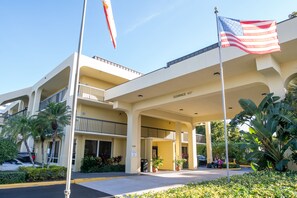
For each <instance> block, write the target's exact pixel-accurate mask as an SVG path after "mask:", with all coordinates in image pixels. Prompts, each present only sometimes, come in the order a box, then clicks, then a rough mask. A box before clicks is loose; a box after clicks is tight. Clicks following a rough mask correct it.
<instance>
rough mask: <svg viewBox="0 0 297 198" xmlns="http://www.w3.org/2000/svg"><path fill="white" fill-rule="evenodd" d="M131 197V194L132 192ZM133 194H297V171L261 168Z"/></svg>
mask: <svg viewBox="0 0 297 198" xmlns="http://www.w3.org/2000/svg"><path fill="white" fill-rule="evenodd" d="M131 197H134V196H131ZM135 197H154V198H168V197H211V198H216V197H220V198H222V197H269V198H270V197H290V198H291V197H296V198H297V172H285V173H280V172H274V171H262V172H254V173H247V174H244V175H236V176H232V177H231V181H230V183H228V182H227V178H226V177H224V178H221V179H217V180H213V181H207V182H201V183H195V184H189V185H186V186H184V187H180V188H175V189H170V190H167V191H164V192H159V193H146V194H143V195H137V196H135Z"/></svg>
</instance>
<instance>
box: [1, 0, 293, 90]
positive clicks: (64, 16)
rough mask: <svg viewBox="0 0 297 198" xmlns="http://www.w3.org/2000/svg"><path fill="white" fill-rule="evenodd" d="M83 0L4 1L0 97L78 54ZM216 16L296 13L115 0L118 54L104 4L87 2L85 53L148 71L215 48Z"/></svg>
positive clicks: (220, 1)
mask: <svg viewBox="0 0 297 198" xmlns="http://www.w3.org/2000/svg"><path fill="white" fill-rule="evenodd" d="M82 6H83V0H42V1H41V0H26V1H22V0H2V1H1V6H0V25H1V31H0V60H1V66H0V68H1V70H0V71H1V77H0V94H4V93H6V92H10V91H15V90H18V89H22V88H26V87H29V86H32V85H33V84H35V83H36V82H37V81H38V80H40V79H41V78H42V77H43V76H44V75H46V74H47V73H48V72H50V71H51V70H52V69H53V68H54V67H56V66H57V65H58V64H59V63H60V62H62V61H63V60H64V59H66V58H67V57H68V56H69V55H70V54H72V53H73V52H75V51H77V45H78V36H79V29H80V22H81V12H82ZM215 6H217V7H218V9H219V11H220V13H219V14H220V15H221V16H226V17H230V18H237V19H263V20H264V19H274V20H277V21H278V22H279V21H282V20H285V19H287V18H288V15H289V14H290V13H291V12H293V11H297V2H296V1H292V0H282V1H280V0H257V1H256V0H249V1H241V0H238V1H234V0H207V1H201V0H146V1H145V0H129V1H124V0H112V7H113V13H114V18H115V23H116V28H117V35H118V37H117V49H115V50H114V49H113V46H112V44H111V41H110V38H109V34H108V30H107V26H106V21H105V18H104V13H103V9H102V3H101V0H88V6H87V14H86V24H85V34H84V44H83V54H84V55H87V56H90V57H92V56H94V55H97V56H100V57H102V58H105V59H108V60H110V61H113V62H116V63H119V64H121V65H124V66H127V67H130V68H132V69H134V70H137V71H139V72H142V73H148V72H151V71H153V70H156V69H158V68H160V67H164V66H165V65H166V63H167V62H169V61H171V60H173V59H176V58H179V57H181V56H184V55H186V54H188V53H191V52H193V51H196V50H199V49H201V48H203V47H206V46H208V45H211V44H213V43H215V42H217V36H216V34H217V33H216V21H215V15H214V13H213V11H214V7H215Z"/></svg>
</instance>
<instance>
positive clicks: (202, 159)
mask: <svg viewBox="0 0 297 198" xmlns="http://www.w3.org/2000/svg"><path fill="white" fill-rule="evenodd" d="M197 162H198V166H205V165H206V164H207V159H206V157H205V156H204V155H197Z"/></svg>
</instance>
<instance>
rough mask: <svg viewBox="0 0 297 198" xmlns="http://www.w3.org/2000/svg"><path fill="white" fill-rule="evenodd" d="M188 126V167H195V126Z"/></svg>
mask: <svg viewBox="0 0 297 198" xmlns="http://www.w3.org/2000/svg"><path fill="white" fill-rule="evenodd" d="M188 128H189V132H188V155H189V158H188V160H189V169H197V146H196V127H195V126H193V125H190V126H189V127H188Z"/></svg>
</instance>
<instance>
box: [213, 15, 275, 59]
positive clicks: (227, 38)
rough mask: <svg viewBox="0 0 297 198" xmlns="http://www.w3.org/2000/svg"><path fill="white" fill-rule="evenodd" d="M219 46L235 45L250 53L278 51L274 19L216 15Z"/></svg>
mask: <svg viewBox="0 0 297 198" xmlns="http://www.w3.org/2000/svg"><path fill="white" fill-rule="evenodd" d="M218 23H219V31H220V37H221V46H222V47H229V46H235V47H238V48H240V49H242V50H243V51H245V52H247V53H250V54H267V53H271V52H276V51H280V46H279V42H278V38H277V32H276V22H275V21H241V20H237V19H231V18H226V17H218Z"/></svg>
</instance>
